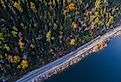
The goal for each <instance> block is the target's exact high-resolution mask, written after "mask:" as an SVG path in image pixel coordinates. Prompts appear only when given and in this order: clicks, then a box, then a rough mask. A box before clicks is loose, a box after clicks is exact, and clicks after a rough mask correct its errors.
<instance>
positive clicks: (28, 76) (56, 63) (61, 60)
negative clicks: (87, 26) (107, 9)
mask: <svg viewBox="0 0 121 82" xmlns="http://www.w3.org/2000/svg"><path fill="white" fill-rule="evenodd" d="M119 29H121V27H120V28H119V27H118V28H116V29H114V30H112V31H110V32H108V33H106V34H105V35H103V36H98V37H97V38H95V39H93V40H92V41H90V42H88V43H86V44H85V45H83V46H81V47H79V48H78V49H77V50H75V51H72V52H71V53H69V54H67V55H65V56H63V57H61V58H59V59H57V60H55V61H54V62H51V63H49V64H47V65H45V66H43V67H41V68H38V69H36V70H33V71H32V72H29V73H28V74H26V75H24V76H23V77H22V78H21V79H19V80H17V81H16V82H29V81H30V80H32V79H33V78H35V77H36V76H38V75H40V74H43V73H44V72H47V71H48V70H50V69H52V68H53V67H56V66H59V65H60V64H62V63H64V62H66V61H67V60H69V59H70V58H73V57H75V56H76V55H79V54H83V53H85V52H86V51H87V50H89V49H90V48H92V47H93V46H95V44H96V42H99V40H101V39H105V38H107V37H109V36H112V35H113V34H114V33H115V32H117V30H119Z"/></svg>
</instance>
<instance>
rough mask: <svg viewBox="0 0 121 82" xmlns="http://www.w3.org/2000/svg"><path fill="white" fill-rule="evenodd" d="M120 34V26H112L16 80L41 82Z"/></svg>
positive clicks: (19, 81)
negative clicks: (103, 32)
mask: <svg viewBox="0 0 121 82" xmlns="http://www.w3.org/2000/svg"><path fill="white" fill-rule="evenodd" d="M120 34H121V26H119V27H116V28H114V29H113V30H111V31H109V32H107V33H105V34H104V35H102V36H98V37H97V38H95V39H93V40H91V41H90V42H88V43H86V44H84V45H82V46H81V47H79V48H77V49H76V50H75V51H72V52H70V53H69V54H67V55H65V56H63V57H61V58H59V59H57V60H55V61H53V62H51V63H49V64H47V65H45V66H43V67H41V68H38V69H35V70H33V71H31V72H29V73H27V74H26V75H24V76H23V77H22V78H20V79H18V80H17V81H16V82H35V81H36V82H41V81H43V80H45V79H48V78H49V77H51V76H53V75H55V74H57V73H59V72H61V71H63V70H64V69H66V68H68V67H69V66H71V65H73V64H75V63H78V62H79V61H81V60H82V59H83V58H85V57H86V56H88V55H89V54H90V53H93V52H97V51H99V50H101V49H103V48H104V47H106V46H107V43H108V41H110V39H111V38H113V37H115V36H118V35H120Z"/></svg>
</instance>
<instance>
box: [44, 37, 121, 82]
mask: <svg viewBox="0 0 121 82" xmlns="http://www.w3.org/2000/svg"><path fill="white" fill-rule="evenodd" d="M45 82H121V36H118V37H115V38H113V39H112V40H111V41H110V42H109V43H108V46H107V47H106V48H104V49H103V50H101V51H99V52H96V53H93V54H90V55H89V56H88V57H86V58H84V59H83V60H82V61H80V62H78V63H77V64H75V65H73V66H70V67H69V68H68V69H66V70H64V71H63V72H61V73H59V74H57V75H54V76H53V77H51V78H50V79H48V80H46V81H45Z"/></svg>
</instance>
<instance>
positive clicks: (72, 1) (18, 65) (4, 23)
mask: <svg viewBox="0 0 121 82" xmlns="http://www.w3.org/2000/svg"><path fill="white" fill-rule="evenodd" d="M120 4H121V3H120V2H118V3H117V2H116V1H113V0H0V80H1V81H2V80H3V79H4V80H8V79H10V78H11V79H13V78H16V77H19V76H21V75H23V74H25V73H27V72H28V71H31V70H33V69H35V68H38V67H41V66H43V65H45V64H47V63H49V62H52V61H54V60H56V59H57V58H60V57H62V56H64V55H66V54H67V53H69V52H71V51H72V50H75V49H76V48H78V47H79V46H81V45H83V44H85V43H86V42H88V41H90V40H92V39H94V38H95V37H97V36H98V35H103V34H104V33H106V32H108V31H110V30H111V29H113V28H114V27H115V25H116V23H117V21H118V17H119V16H120V15H121V10H120V9H121V8H120Z"/></svg>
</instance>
